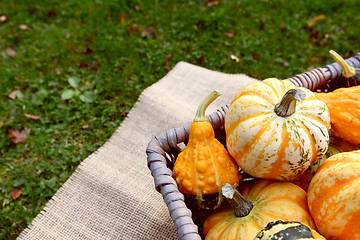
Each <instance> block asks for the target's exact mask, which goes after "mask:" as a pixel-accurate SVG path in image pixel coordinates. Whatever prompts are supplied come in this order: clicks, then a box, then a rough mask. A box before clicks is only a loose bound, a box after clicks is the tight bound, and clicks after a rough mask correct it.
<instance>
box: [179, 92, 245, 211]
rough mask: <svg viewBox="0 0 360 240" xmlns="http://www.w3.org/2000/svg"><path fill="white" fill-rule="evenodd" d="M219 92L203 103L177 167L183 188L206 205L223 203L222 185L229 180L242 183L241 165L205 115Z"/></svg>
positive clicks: (212, 94)
mask: <svg viewBox="0 0 360 240" xmlns="http://www.w3.org/2000/svg"><path fill="white" fill-rule="evenodd" d="M219 95H220V93H219V92H217V91H214V92H212V93H211V94H210V95H209V96H208V97H207V98H205V99H204V101H202V103H201V104H200V105H199V107H198V109H197V112H196V115H195V118H194V121H193V123H192V124H191V125H190V129H189V141H188V143H187V146H186V147H185V149H184V150H183V151H182V152H181V153H180V154H179V155H178V157H177V159H176V161H175V164H174V168H173V176H174V178H175V180H176V182H177V184H178V187H179V191H180V192H182V193H184V194H186V195H189V197H190V201H191V200H195V202H197V204H198V206H199V207H200V208H202V209H214V208H217V207H219V206H220V205H221V203H222V194H221V187H222V186H223V185H224V184H225V183H230V184H232V185H233V186H238V184H239V180H240V179H241V175H240V174H239V170H238V169H239V167H238V166H237V165H236V163H235V161H234V160H233V159H232V157H231V156H230V154H229V153H228V152H227V150H226V149H225V147H224V145H222V144H221V143H220V142H219V141H218V140H217V139H216V138H215V133H214V129H213V127H212V125H211V124H210V122H209V121H208V120H207V118H206V117H205V111H206V108H207V107H208V106H209V104H210V103H211V102H213V101H214V100H215V99H216V98H217V97H218V96H219ZM204 196H207V199H204ZM191 197H193V198H195V199H193V198H191Z"/></svg>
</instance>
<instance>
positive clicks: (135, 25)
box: [128, 23, 139, 35]
mask: <svg viewBox="0 0 360 240" xmlns="http://www.w3.org/2000/svg"><path fill="white" fill-rule="evenodd" d="M138 31H139V27H138V25H137V24H136V23H134V24H133V25H131V26H130V27H129V29H128V33H129V34H130V35H131V34H132V33H134V32H138Z"/></svg>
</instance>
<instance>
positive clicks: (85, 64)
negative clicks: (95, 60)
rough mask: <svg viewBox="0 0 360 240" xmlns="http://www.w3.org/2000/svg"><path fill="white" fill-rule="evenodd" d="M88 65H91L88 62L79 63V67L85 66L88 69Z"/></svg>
mask: <svg viewBox="0 0 360 240" xmlns="http://www.w3.org/2000/svg"><path fill="white" fill-rule="evenodd" d="M88 67H89V65H88V64H87V63H83V62H81V63H80V64H79V68H84V69H86V68H88Z"/></svg>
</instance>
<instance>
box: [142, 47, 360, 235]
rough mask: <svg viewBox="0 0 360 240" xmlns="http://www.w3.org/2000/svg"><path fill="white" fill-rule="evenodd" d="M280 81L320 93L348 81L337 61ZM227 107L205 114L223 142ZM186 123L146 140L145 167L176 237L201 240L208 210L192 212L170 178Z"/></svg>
mask: <svg viewBox="0 0 360 240" xmlns="http://www.w3.org/2000/svg"><path fill="white" fill-rule="evenodd" d="M346 62H347V63H348V64H349V65H350V66H352V67H360V53H358V54H356V55H355V56H354V57H351V58H349V59H347V60H346ZM284 80H288V81H291V82H292V83H294V84H295V85H296V86H300V87H305V88H308V89H310V90H312V91H324V92H326V91H332V90H334V89H336V88H339V87H346V86H348V84H349V83H348V82H347V81H346V80H345V79H344V78H343V77H342V69H341V67H340V65H339V64H338V63H333V64H330V65H326V66H324V67H320V68H316V69H313V70H311V71H308V72H304V73H302V74H298V75H296V76H294V77H292V78H288V79H284ZM228 108H229V105H226V106H223V107H221V108H220V109H218V110H217V111H216V112H214V113H212V114H210V115H208V116H207V118H208V120H209V122H210V123H211V124H212V125H213V128H214V130H215V136H216V138H217V139H218V140H219V141H220V142H222V143H223V144H225V131H224V127H223V126H224V117H225V114H226V111H227V110H228ZM190 125H191V122H188V123H186V124H184V125H183V126H180V127H178V128H174V129H170V130H168V131H166V132H164V133H162V134H159V135H157V136H155V137H154V138H153V139H152V140H151V141H150V143H149V145H148V147H147V149H146V154H147V162H148V167H149V169H150V171H151V174H152V176H153V177H154V181H155V188H156V190H157V191H159V192H160V193H161V194H162V196H163V199H164V201H165V203H166V205H167V207H168V210H169V213H170V216H171V218H172V219H173V221H174V224H175V227H176V229H177V232H178V235H179V237H180V239H181V240H190V239H191V240H200V239H202V237H201V232H202V231H201V229H202V223H203V220H204V219H205V217H206V215H207V214H208V212H206V211H198V209H197V211H196V214H192V212H193V211H192V210H191V209H190V208H189V206H190V205H189V204H187V200H186V199H185V197H184V195H183V194H182V193H180V192H179V189H178V187H177V184H176V182H175V180H174V178H173V177H172V168H173V164H174V162H175V160H176V157H177V156H178V154H179V153H180V152H181V149H180V147H179V144H182V143H183V144H186V143H187V140H188V135H189V128H190ZM243 179H244V178H243ZM245 179H246V178H245Z"/></svg>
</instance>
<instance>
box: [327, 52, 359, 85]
mask: <svg viewBox="0 0 360 240" xmlns="http://www.w3.org/2000/svg"><path fill="white" fill-rule="evenodd" d="M329 53H330V55H331V56H332V58H333V59H334V60H335V61H336V62H337V63H338V64H339V65H340V67H341V69H342V70H343V72H342V75H343V76H344V77H345V78H346V80H347V81H346V83H347V86H348V87H351V86H356V85H360V69H359V68H354V67H350V66H349V64H348V63H347V62H346V61H345V60H344V59H343V58H342V57H341V56H340V55H339V54H338V53H337V52H335V51H334V50H330V51H329Z"/></svg>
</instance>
